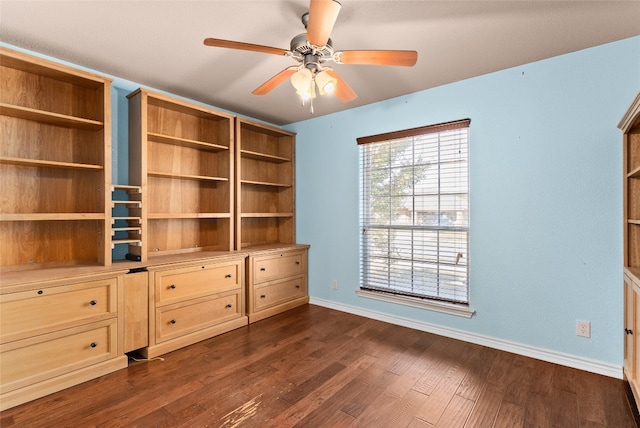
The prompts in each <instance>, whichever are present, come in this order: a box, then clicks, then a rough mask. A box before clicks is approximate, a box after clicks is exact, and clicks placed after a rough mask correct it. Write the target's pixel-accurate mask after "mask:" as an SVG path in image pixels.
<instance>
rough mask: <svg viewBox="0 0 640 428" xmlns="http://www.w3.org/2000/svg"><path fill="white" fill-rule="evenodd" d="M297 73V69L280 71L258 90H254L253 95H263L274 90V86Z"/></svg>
mask: <svg viewBox="0 0 640 428" xmlns="http://www.w3.org/2000/svg"><path fill="white" fill-rule="evenodd" d="M296 71H297V67H289V68H285V69H284V70H282V71H281V72H280V73H278V74H276V75H275V76H273V77H272V78H271V79H269V80H267V81H266V82H264V83H263V84H262V85H260V86H259V87H258V88H256V89H255V90H254V91H253V92H252V94H253V95H265V94H268V93H269V92H271V91H272V90H273V89H275V87H276V86H278V85H279V84H281V83H282V82H284V81H285V80H287V79H288V78H289V77H291V75H293V73H295V72H296Z"/></svg>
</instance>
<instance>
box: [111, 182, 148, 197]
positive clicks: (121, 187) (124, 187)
mask: <svg viewBox="0 0 640 428" xmlns="http://www.w3.org/2000/svg"><path fill="white" fill-rule="evenodd" d="M115 190H124V191H125V192H127V193H128V194H130V195H132V194H137V193H142V187H140V186H129V185H125V184H113V185H112V186H111V191H112V192H113V191H115Z"/></svg>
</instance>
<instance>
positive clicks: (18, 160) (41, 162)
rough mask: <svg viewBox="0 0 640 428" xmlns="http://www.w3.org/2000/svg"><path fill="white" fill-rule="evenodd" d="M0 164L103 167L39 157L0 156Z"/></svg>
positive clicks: (75, 167) (87, 168)
mask: <svg viewBox="0 0 640 428" xmlns="http://www.w3.org/2000/svg"><path fill="white" fill-rule="evenodd" d="M0 164H6V165H20V166H34V167H39V168H62V169H77V170H94V171H101V170H103V169H104V167H103V166H102V165H90V164H86V163H72V162H57V161H47V160H39V159H23V158H12V157H6V156H1V157H0Z"/></svg>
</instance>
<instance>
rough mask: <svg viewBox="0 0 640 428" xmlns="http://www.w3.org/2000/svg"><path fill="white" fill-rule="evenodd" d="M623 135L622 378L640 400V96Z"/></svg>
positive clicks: (624, 122)
mask: <svg viewBox="0 0 640 428" xmlns="http://www.w3.org/2000/svg"><path fill="white" fill-rule="evenodd" d="M618 126H619V128H620V129H622V131H623V154H624V161H623V183H624V185H623V196H624V223H623V230H624V235H623V237H624V335H625V340H624V367H623V369H624V377H625V379H626V380H627V381H628V382H629V386H630V388H631V391H632V392H633V396H634V397H635V401H636V402H638V400H640V93H639V94H638V95H637V96H636V99H635V100H634V102H633V103H632V104H631V107H630V108H629V110H628V111H627V113H626V114H625V115H624V117H623V118H622V121H621V122H620V124H619V125H618Z"/></svg>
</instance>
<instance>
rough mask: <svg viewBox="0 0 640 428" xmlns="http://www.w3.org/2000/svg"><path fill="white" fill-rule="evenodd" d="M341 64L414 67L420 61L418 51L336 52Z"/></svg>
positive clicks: (338, 61) (337, 59) (337, 60)
mask: <svg viewBox="0 0 640 428" xmlns="http://www.w3.org/2000/svg"><path fill="white" fill-rule="evenodd" d="M335 57H336V62H337V63H339V64H372V65H400V66H404V67H413V66H414V65H416V62H417V61H418V52H416V51H343V52H336V54H335Z"/></svg>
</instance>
